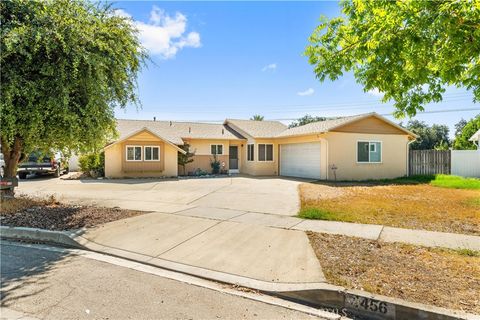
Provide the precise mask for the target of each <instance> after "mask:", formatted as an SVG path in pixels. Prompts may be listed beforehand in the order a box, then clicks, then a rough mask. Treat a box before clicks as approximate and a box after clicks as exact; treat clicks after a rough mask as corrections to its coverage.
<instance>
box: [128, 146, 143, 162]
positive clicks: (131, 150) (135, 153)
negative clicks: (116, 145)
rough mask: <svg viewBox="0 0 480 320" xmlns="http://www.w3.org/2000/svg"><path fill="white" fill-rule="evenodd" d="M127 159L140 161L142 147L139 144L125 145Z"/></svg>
mask: <svg viewBox="0 0 480 320" xmlns="http://www.w3.org/2000/svg"><path fill="white" fill-rule="evenodd" d="M126 153H127V157H126V158H127V161H142V147H141V146H127V147H126Z"/></svg>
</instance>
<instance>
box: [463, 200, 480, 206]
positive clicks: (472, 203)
mask: <svg viewBox="0 0 480 320" xmlns="http://www.w3.org/2000/svg"><path fill="white" fill-rule="evenodd" d="M465 204H466V205H467V206H471V207H474V208H480V198H472V199H468V200H466V201H465Z"/></svg>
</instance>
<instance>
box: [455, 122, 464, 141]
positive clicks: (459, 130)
mask: <svg viewBox="0 0 480 320" xmlns="http://www.w3.org/2000/svg"><path fill="white" fill-rule="evenodd" d="M466 124H467V120H465V119H463V118H462V119H460V121H458V122H457V123H456V124H455V137H456V136H458V135H460V134H461V133H462V130H463V128H464V127H465V125H466Z"/></svg>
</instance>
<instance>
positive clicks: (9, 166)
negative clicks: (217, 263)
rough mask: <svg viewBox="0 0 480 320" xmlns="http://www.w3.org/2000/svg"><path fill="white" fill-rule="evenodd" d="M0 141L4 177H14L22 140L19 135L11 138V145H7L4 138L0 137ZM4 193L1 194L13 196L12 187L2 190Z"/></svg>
mask: <svg viewBox="0 0 480 320" xmlns="http://www.w3.org/2000/svg"><path fill="white" fill-rule="evenodd" d="M1 142H2V153H3V157H4V160H5V172H4V177H5V178H15V177H16V176H17V165H18V163H19V161H20V160H21V159H20V157H21V155H22V148H23V141H22V139H21V138H20V137H18V136H17V137H15V139H14V140H13V145H9V144H8V142H7V141H5V139H3V137H2V139H1ZM2 193H4V194H3V195H2V196H5V195H7V196H13V195H14V191H13V189H8V190H2Z"/></svg>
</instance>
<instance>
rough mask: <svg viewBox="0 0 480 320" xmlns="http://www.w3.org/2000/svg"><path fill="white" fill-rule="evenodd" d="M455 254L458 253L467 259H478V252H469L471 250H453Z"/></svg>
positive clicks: (479, 252) (479, 253) (479, 255)
mask: <svg viewBox="0 0 480 320" xmlns="http://www.w3.org/2000/svg"><path fill="white" fill-rule="evenodd" d="M455 252H456V253H458V254H459V255H461V256H467V257H480V251H476V250H471V249H458V250H455Z"/></svg>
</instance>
